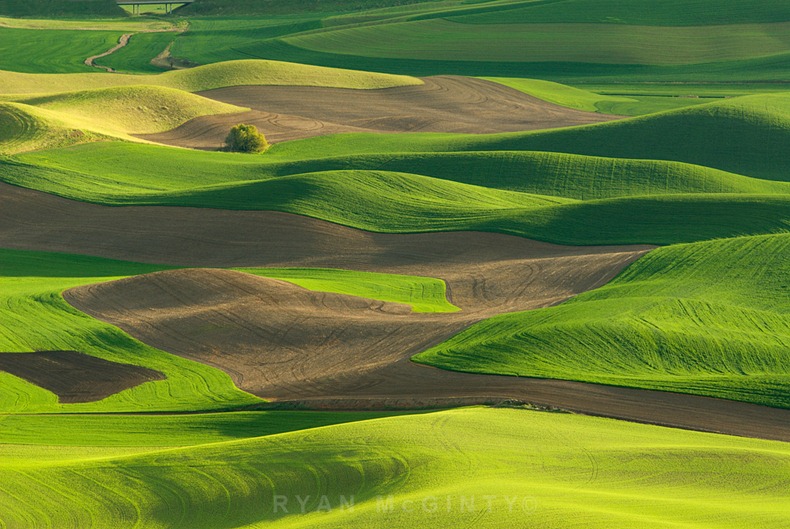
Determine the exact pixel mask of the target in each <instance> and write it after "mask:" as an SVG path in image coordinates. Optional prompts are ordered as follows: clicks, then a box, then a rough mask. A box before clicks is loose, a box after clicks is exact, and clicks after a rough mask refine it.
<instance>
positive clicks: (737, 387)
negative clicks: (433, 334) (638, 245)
mask: <svg viewBox="0 0 790 529" xmlns="http://www.w3.org/2000/svg"><path fill="white" fill-rule="evenodd" d="M788 277H790V235H787V234H783V235H768V236H760V237H746V238H736V239H725V240H716V241H710V242H703V243H695V244H688V245H677V246H670V247H667V248H661V249H658V250H655V251H653V252H651V253H650V254H648V255H647V256H645V257H643V258H642V259H640V260H639V261H637V262H636V263H635V264H634V265H633V266H631V267H629V268H628V269H627V270H626V271H625V272H623V273H622V274H621V275H620V276H619V277H618V278H616V279H615V280H614V281H612V282H611V283H609V284H608V285H606V286H605V287H602V288H600V289H597V290H595V291H592V292H589V293H586V294H582V295H580V296H577V297H576V298H574V299H573V300H571V301H568V302H566V303H563V304H562V305H560V306H557V307H554V308H548V309H542V310H537V311H531V312H524V313H518V314H512V315H505V316H498V317H495V318H492V319H490V320H487V321H485V322H482V323H479V324H477V325H475V326H473V327H471V328H470V329H468V330H467V331H464V332H462V333H460V334H459V335H457V336H455V337H454V338H452V339H451V340H449V341H448V342H446V343H444V344H441V345H439V346H437V347H434V348H432V349H430V350H428V351H426V352H424V353H421V354H420V355H418V356H417V357H416V360H418V361H419V362H424V363H428V364H431V365H436V366H441V367H445V368H449V369H457V370H462V371H474V372H485V373H498V374H506V375H516V376H535V377H542V378H563V379H572V380H583V381H588V382H599V383H604V384H613V385H628V386H633V387H643V388H653V389H662V390H669V391H677V392H685V393H695V394H701V395H710V396H715V397H722V398H729V399H734V400H744V401H750V402H756V403H759V404H767V405H771V406H777V407H790V398H789V397H788V393H787V391H785V390H783V389H782V388H787V387H788V384H790V371H788V365H790V357H788V355H789V354H790V348H788V344H790V295H789V294H790V285H789V284H788V282H787V278H788Z"/></svg>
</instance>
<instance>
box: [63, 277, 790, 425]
mask: <svg viewBox="0 0 790 529" xmlns="http://www.w3.org/2000/svg"><path fill="white" fill-rule="evenodd" d="M599 268H600V267H599ZM535 283H537V285H535V286H534V287H533V288H534V289H535V290H536V291H539V290H540V289H547V290H552V285H551V283H552V279H551V274H550V273H544V274H539V275H538V276H537V280H536V281H535ZM538 285H539V286H538ZM579 286H580V285H579ZM65 297H66V299H67V300H68V301H69V302H70V303H71V304H72V305H74V306H75V307H77V308H78V309H80V310H82V311H84V312H87V313H88V314H91V315H93V316H95V317H98V318H100V319H102V320H105V321H107V322H109V323H112V324H114V325H118V326H119V327H121V328H122V329H124V330H126V331H127V332H129V333H130V334H132V335H133V336H135V337H136V338H138V339H140V340H143V341H144V342H146V343H149V344H151V345H153V346H155V347H158V348H160V349H164V350H167V351H170V352H173V353H175V354H178V355H180V356H184V357H186V358H190V359H192V360H197V361H199V362H203V363H206V364H209V365H212V366H215V367H217V368H219V369H222V370H224V371H225V372H227V373H229V374H230V375H231V376H232V377H233V379H234V381H235V382H236V384H237V385H238V386H239V387H241V388H242V389H245V390H247V391H250V392H252V393H255V394H257V395H260V396H262V397H264V398H267V399H272V400H275V401H280V402H281V403H282V404H285V405H289V406H298V407H309V408H318V409H322V408H326V409H369V408H377V409H392V408H415V407H431V406H448V405H468V404H501V403H502V402H503V401H505V402H507V401H516V402H528V403H530V404H533V405H539V406H547V407H557V408H561V409H564V410H570V411H576V412H581V413H587V414H592V415H603V416H609V417H616V418H621V419H628V420H635V421H639V422H648V423H653V424H662V425H667V426H678V427H684V428H692V429H698V430H705V431H715V432H722V433H730V434H736V435H748V436H755V437H763V438H767V439H780V440H790V410H779V409H772V408H765V407H761V406H755V405H751V404H743V403H736V402H730V401H723V400H720V399H710V398H705V397H697V396H690V395H681V394H675V393H666V392H658V391H645V390H634V389H628V388H617V387H607V386H600V385H595V384H584V383H578V382H569V381H557V380H540V379H529V378H520V377H507V376H494V375H476V374H466V373H457V372H451V371H444V370H439V369H435V368H431V367H425V366H420V365H417V364H414V363H413V362H411V361H410V360H409V358H410V357H411V355H413V354H415V353H417V352H419V351H421V350H424V349H425V348H427V347H430V346H431V345H433V344H435V343H438V342H441V341H443V340H445V339H447V338H448V337H450V336H451V335H452V334H454V333H456V332H458V331H459V330H460V329H462V328H463V327H465V326H466V325H469V324H471V323H472V322H474V321H476V320H478V319H479V318H481V317H483V316H486V315H491V314H492V313H493V312H495V311H493V310H491V309H487V308H480V307H475V306H473V307H471V308H470V309H469V310H468V311H467V310H465V311H463V312H460V313H451V314H424V313H410V312H409V308H408V307H407V306H404V305H399V304H395V303H384V302H380V301H375V300H366V299H362V298H357V297H351V296H345V295H340V294H330V293H317V292H311V291H307V290H304V289H302V288H300V287H297V286H294V285H291V284H288V283H284V282H281V281H276V280H273V279H267V278H261V277H257V276H252V275H248V274H243V273H240V272H232V271H225V270H205V269H187V270H177V271H167V272H158V273H155V274H148V275H144V276H137V277H133V278H130V279H125V280H120V281H115V282H111V283H102V284H98V285H90V286H85V287H78V288H75V289H72V290H69V291H67V292H66V293H65ZM543 303H545V300H536V301H535V304H536V305H537V306H540V305H541V304H543ZM522 304H523V307H524V308H527V307H529V306H530V305H531V304H530V301H529V297H528V296H527V297H524V298H523V299H522ZM486 305H488V306H490V304H484V306H486Z"/></svg>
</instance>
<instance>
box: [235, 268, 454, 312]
mask: <svg viewBox="0 0 790 529" xmlns="http://www.w3.org/2000/svg"><path fill="white" fill-rule="evenodd" d="M237 270H239V271H240V272H246V273H248V274H253V275H257V276H262V277H269V278H272V279H280V280H282V281H287V282H289V283H293V284H295V285H299V286H300V287H302V288H306V289H308V290H315V291H318V292H334V293H337V294H348V295H351V296H358V297H361V298H370V299H378V300H380V301H392V302H395V303H404V304H406V305H411V306H412V310H414V312H455V311H458V310H460V309H459V308H458V307H456V306H455V305H453V304H452V303H450V302H449V301H447V285H446V284H445V282H444V281H442V280H441V279H435V278H432V277H417V276H406V275H399V274H379V273H374V272H358V271H354V270H337V269H326V268H324V269H321V268H238V269H237Z"/></svg>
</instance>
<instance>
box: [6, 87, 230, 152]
mask: <svg viewBox="0 0 790 529" xmlns="http://www.w3.org/2000/svg"><path fill="white" fill-rule="evenodd" d="M244 110H245V109H243V108H240V107H235V106H232V105H227V104H224V103H219V102H217V101H214V100H211V99H207V98H204V97H200V96H198V95H194V94H190V93H187V92H184V91H182V90H176V89H172V88H163V87H151V86H131V87H119V88H106V89H98V90H86V91H82V92H71V93H64V94H59V95H56V96H48V97H40V98H27V99H24V103H11V102H9V103H0V154H6V155H7V154H13V153H19V152H26V151H33V150H39V149H45V148H52V147H62V146H67V145H74V144H81V143H90V142H93V141H98V140H104V139H108V138H110V137H112V138H114V139H125V140H133V141H134V140H135V138H133V137H131V136H130V134H143V133H153V132H163V131H166V130H170V129H172V128H175V127H177V126H178V125H181V124H182V123H185V122H186V121H188V120H190V119H192V118H195V117H198V116H203V115H207V114H225V113H234V112H242V111H244Z"/></svg>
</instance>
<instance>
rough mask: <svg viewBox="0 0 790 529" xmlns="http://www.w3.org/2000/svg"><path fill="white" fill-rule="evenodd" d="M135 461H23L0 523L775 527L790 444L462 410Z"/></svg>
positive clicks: (6, 477)
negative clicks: (572, 521)
mask: <svg viewBox="0 0 790 529" xmlns="http://www.w3.org/2000/svg"><path fill="white" fill-rule="evenodd" d="M128 450H129V453H128V454H126V455H122V454H113V455H112V456H109V455H105V456H104V457H101V452H100V453H99V457H97V458H96V459H94V460H91V459H90V456H88V457H87V458H86V456H85V455H83V456H81V457H80V456H77V457H74V456H72V458H68V457H64V460H62V461H47V462H35V457H34V454H35V453H36V450H35V449H28V450H27V454H26V456H27V457H22V458H19V459H18V460H17V461H15V462H14V463H12V464H7V465H4V466H3V467H2V468H0V474H2V478H3V479H2V480H1V482H2V485H0V489H2V490H3V491H4V492H6V494H3V495H0V505H2V508H0V513H2V514H0V520H2V521H3V522H4V523H5V524H6V525H9V526H13V527H19V528H28V527H36V526H44V525H46V524H48V523H52V522H53V521H54V520H58V525H59V527H63V528H64V529H70V528H72V527H74V528H76V527H79V528H89V527H100V526H104V527H118V528H119V529H122V528H126V527H134V526H141V525H144V526H145V527H151V528H164V527H168V528H171V529H177V528H190V529H201V528H206V529H208V528H211V529H216V528H218V527H223V528H227V529H230V528H242V527H244V528H257V527H275V528H277V527H338V526H342V527H349V528H355V527H370V526H371V525H377V526H378V525H382V524H386V525H387V526H388V527H414V526H417V525H426V524H427V525H430V526H436V527H465V526H468V523H469V520H470V517H475V516H480V514H479V513H480V512H481V511H480V510H481V509H484V510H483V513H484V515H483V516H482V517H481V518H480V520H479V521H477V522H475V523H477V524H478V525H479V524H481V523H483V524H485V525H482V526H483V527H485V526H491V527H495V526H501V525H502V524H504V523H512V520H513V517H514V516H517V517H518V518H519V519H523V518H522V517H525V516H526V517H527V518H528V519H529V520H530V525H531V526H532V527H536V528H549V527H556V526H557V524H558V523H559V524H561V523H563V521H564V520H567V519H569V518H577V517H579V516H580V515H582V516H584V520H585V527H590V528H598V527H600V528H604V527H612V526H616V525H622V524H623V523H625V524H627V525H629V526H633V525H638V526H639V527H642V528H645V529H653V528H656V529H657V528H659V527H666V526H667V524H671V525H673V526H675V527H688V528H692V527H699V526H700V524H704V525H705V526H706V527H711V528H717V529H718V528H722V529H725V528H736V527H744V526H750V525H752V524H759V526H760V527H764V528H766V529H772V528H777V529H778V528H780V527H783V526H784V524H785V521H786V518H787V515H788V507H787V505H788V503H787V499H788V497H787V490H788V485H789V484H790V473H789V472H788V469H790V453H789V452H788V449H787V446H786V444H784V443H777V442H768V441H759V440H753V439H742V438H736V437H728V436H721V435H712V434H704V433H696V432H685V431H680V430H673V429H667V428H659V427H655V426H646V425H638V424H630V423H624V422H617V421H612V420H607V419H599V418H591V417H583V416H574V415H568V414H551V413H538V412H530V411H524V410H513V409H498V410H495V409H483V408H471V409H470V408H467V409H457V410H451V411H444V412H439V413H429V414H423V415H411V416H402V417H390V418H382V419H374V420H368V421H361V422H355V423H353V424H338V425H334V426H326V427H322V428H314V429H310V430H307V431H300V432H291V433H283V434H278V435H270V436H267V437H257V438H250V439H242V440H238V441H229V442H219V443H211V444H205V445H201V446H194V447H186V448H174V449H167V450H159V451H156V452H153V453H148V454H135V453H134V451H133V450H132V449H128ZM66 454H68V451H67V452H66ZM459 464H460V465H462V467H460V468H461V469H462V471H463V475H464V479H458V477H459V474H458V472H459ZM734 475H739V476H743V475H748V476H752V477H753V481H744V480H742V479H733V476H734ZM96 483H102V487H100V488H97V487H96ZM755 483H759V486H756V485H755ZM297 495H299V498H300V500H297V497H296V496H297ZM659 497H660V498H661V501H660V502H656V501H655V498H659ZM278 498H279V503H278V504H275V501H276V500H277V499H278ZM512 498H516V499H515V500H513V499H512ZM283 502H285V507H283ZM390 502H391V507H390ZM423 502H425V506H426V508H422V504H423ZM440 502H441V503H440ZM447 502H450V503H449V504H448V503H447ZM461 502H465V504H462V503H461ZM469 502H476V503H475V507H474V508H471V510H470V506H469ZM516 502H517V503H516ZM349 503H352V504H353V508H349ZM514 504H516V505H517V508H518V511H517V512H516V513H515V514H514V510H513V506H514ZM277 505H279V509H278V508H277ZM300 505H303V507H302V506H300ZM432 505H437V507H438V506H441V507H442V508H441V509H440V508H436V509H433V508H431V506H432ZM448 505H449V506H448ZM508 505H510V508H509V507H508ZM591 505H593V507H591ZM344 506H345V508H344ZM446 506H447V507H446ZM445 507H446V508H445ZM297 515H298V516H297ZM509 520H510V522H509ZM479 526H480V525H479Z"/></svg>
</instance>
